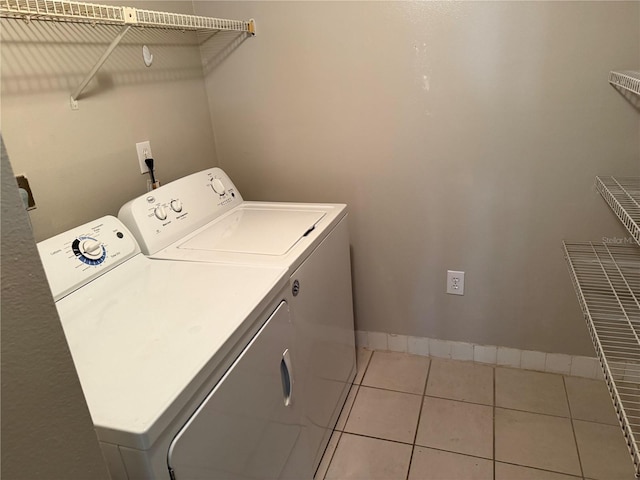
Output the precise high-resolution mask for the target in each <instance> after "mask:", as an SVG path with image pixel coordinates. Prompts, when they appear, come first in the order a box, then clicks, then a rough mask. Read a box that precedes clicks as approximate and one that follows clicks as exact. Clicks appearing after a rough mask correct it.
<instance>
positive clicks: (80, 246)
mask: <svg viewBox="0 0 640 480" xmlns="http://www.w3.org/2000/svg"><path fill="white" fill-rule="evenodd" d="M71 250H73V254H74V255H75V256H76V258H77V259H78V260H80V261H81V262H82V263H86V264H87V265H100V264H101V263H102V262H104V261H105V259H106V258H107V250H106V249H105V248H104V245H103V244H102V243H100V242H99V241H98V240H96V239H95V238H91V237H78V238H76V239H75V240H74V241H73V242H72V243H71Z"/></svg>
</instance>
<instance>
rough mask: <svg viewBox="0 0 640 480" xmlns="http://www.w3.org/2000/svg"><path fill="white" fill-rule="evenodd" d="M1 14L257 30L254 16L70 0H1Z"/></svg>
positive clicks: (169, 26) (21, 16) (183, 27)
mask: <svg viewBox="0 0 640 480" xmlns="http://www.w3.org/2000/svg"><path fill="white" fill-rule="evenodd" d="M0 17H5V18H22V19H24V20H27V21H30V20H49V21H57V22H74V23H89V24H103V25H105V24H106V25H131V26H138V27H153V28H170V29H179V30H203V31H211V30H213V31H220V30H231V31H237V32H246V33H249V34H255V24H254V22H253V20H248V21H243V20H227V19H222V18H212V17H201V16H197V15H184V14H180V13H170V12H157V11H152V10H141V9H138V8H132V7H120V6H109V5H99V4H94V3H84V2H70V1H67V0H0Z"/></svg>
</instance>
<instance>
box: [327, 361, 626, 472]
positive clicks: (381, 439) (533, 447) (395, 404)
mask: <svg viewBox="0 0 640 480" xmlns="http://www.w3.org/2000/svg"><path fill="white" fill-rule="evenodd" d="M357 358H358V373H357V376H356V379H355V382H354V385H353V387H352V389H351V391H350V393H349V396H348V398H347V402H346V404H345V406H344V408H343V410H342V414H341V416H340V418H339V419H338V423H337V425H336V428H335V430H334V432H333V435H332V437H331V440H330V442H329V446H328V447H327V450H326V452H325V455H324V457H323V459H322V462H321V464H320V467H319V469H318V472H317V474H316V480H322V479H327V480H328V479H362V480H372V479H385V480H396V479H398V480H405V479H409V480H458V479H460V480H462V479H465V480H466V479H471V480H476V479H477V480H485V479H495V480H534V479H535V480H538V479H540V480H571V479H585V480H627V479H628V480H631V479H634V478H635V477H634V471H633V464H632V462H631V457H630V455H629V453H628V451H627V448H626V445H625V442H624V437H623V434H622V430H621V429H620V427H619V426H618V422H617V420H616V417H615V415H614V412H613V406H612V403H611V399H610V398H609V394H608V392H607V390H606V387H605V384H604V382H603V381H601V380H588V379H583V378H578V377H569V376H562V375H555V374H550V373H540V372H533V371H528V370H518V369H511V368H503V367H493V366H490V365H482V364H477V363H472V362H461V361H455V360H443V359H439V358H428V357H420V356H414V355H408V354H404V353H394V352H382V351H376V352H372V351H370V350H366V349H358V357H357Z"/></svg>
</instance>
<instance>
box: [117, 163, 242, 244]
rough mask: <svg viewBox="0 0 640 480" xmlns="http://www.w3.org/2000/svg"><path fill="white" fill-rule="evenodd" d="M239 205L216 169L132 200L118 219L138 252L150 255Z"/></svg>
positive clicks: (231, 187) (224, 176)
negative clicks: (135, 241) (133, 240)
mask: <svg viewBox="0 0 640 480" xmlns="http://www.w3.org/2000/svg"><path fill="white" fill-rule="evenodd" d="M241 203H242V196H241V195H240V192H238V191H237V190H236V187H235V185H234V184H233V182H232V181H231V179H230V178H229V177H228V176H227V174H226V173H224V172H223V171H222V170H221V169H220V168H217V167H216V168H210V169H208V170H203V171H201V172H198V173H194V174H192V175H189V176H187V177H183V178H180V179H178V180H175V181H173V182H171V183H167V184H165V185H163V186H161V187H160V188H157V189H155V190H153V191H151V192H149V193H148V194H146V195H142V196H140V197H138V198H134V199H133V200H131V201H130V202H128V203H126V204H125V205H124V206H123V207H122V208H121V209H120V212H119V213H118V218H119V219H120V220H121V221H122V222H123V223H124V224H125V225H126V226H127V227H128V228H129V230H131V232H133V234H134V235H135V237H136V239H137V240H138V243H139V244H140V249H141V250H142V252H143V253H144V254H145V255H153V254H154V253H156V252H158V251H159V250H162V249H163V248H166V247H168V246H169V245H171V244H172V243H174V242H176V241H178V240H179V239H181V238H184V237H185V236H186V235H188V234H189V233H191V232H193V231H195V230H197V229H198V228H200V227H201V226H203V225H205V224H207V223H209V222H210V221H212V220H215V219H216V218H218V217H220V216H222V215H224V214H225V213H226V212H227V211H229V210H231V209H232V208H233V207H235V206H237V205H239V204H241Z"/></svg>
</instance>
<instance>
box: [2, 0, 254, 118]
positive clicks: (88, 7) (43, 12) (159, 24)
mask: <svg viewBox="0 0 640 480" xmlns="http://www.w3.org/2000/svg"><path fill="white" fill-rule="evenodd" d="M0 18H13V19H22V20H24V21H25V22H27V23H29V22H31V21H32V20H37V21H51V22H68V23H84V24H89V25H121V26H122V29H121V30H120V32H119V33H118V35H117V36H116V37H115V38H114V40H113V41H112V42H111V44H110V45H109V47H108V48H107V49H106V50H105V52H104V54H103V55H102V56H101V57H100V59H98V61H97V62H96V64H95V65H94V67H93V68H92V69H91V71H90V72H89V73H88V74H87V76H86V77H85V78H84V80H83V81H82V82H81V83H80V85H79V86H78V88H76V89H75V90H74V92H73V93H72V94H71V101H70V103H71V108H72V109H73V110H77V109H78V97H79V96H80V95H81V94H82V92H83V90H84V89H85V88H86V86H87V85H88V84H89V82H90V81H91V80H92V79H93V77H94V76H95V75H96V73H97V72H98V70H100V68H101V67H102V65H103V64H104V62H106V61H107V59H108V58H109V56H110V55H111V53H112V52H113V51H114V50H115V48H116V47H117V46H118V44H119V43H120V41H121V40H122V39H123V38H124V36H125V35H126V34H127V32H128V31H129V30H130V28H131V27H143V28H161V29H174V30H182V31H187V30H190V31H200V32H219V31H223V30H224V31H235V32H244V33H247V34H249V35H251V36H254V35H255V34H256V26H255V21H254V20H253V19H251V20H248V21H243V20H227V19H222V18H213V17H201V16H197V15H184V14H180V13H170V12H158V11H153V10H143V9H139V8H132V7H120V6H110V5H99V4H94V3H84V2H72V1H68V0H0Z"/></svg>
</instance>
